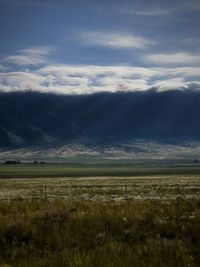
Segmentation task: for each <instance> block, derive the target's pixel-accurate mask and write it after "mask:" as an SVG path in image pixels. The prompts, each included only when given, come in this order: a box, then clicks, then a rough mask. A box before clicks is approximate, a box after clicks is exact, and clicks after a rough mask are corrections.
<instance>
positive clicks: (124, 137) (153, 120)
mask: <svg viewBox="0 0 200 267" xmlns="http://www.w3.org/2000/svg"><path fill="white" fill-rule="evenodd" d="M199 114H200V92H199V91H178V90H177V91H166V92H160V93H159V92H156V91H154V90H151V91H148V92H133V93H99V94H91V95H55V94H41V93H35V92H29V93H1V94H0V147H2V148H3V147H9V148H16V147H27V146H34V145H37V146H38V145H39V146H40V145H46V144H47V145H58V144H66V143H67V144H69V143H73V142H78V143H84V144H85V143H88V142H89V143H90V144H91V143H92V144H110V143H124V142H125V143H129V140H134V139H138V138H140V139H150V140H154V141H159V142H169V143H177V142H180V141H189V142H191V141H198V140H199V139H200V118H199Z"/></svg>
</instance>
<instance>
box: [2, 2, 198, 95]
mask: <svg viewBox="0 0 200 267" xmlns="http://www.w3.org/2000/svg"><path fill="white" fill-rule="evenodd" d="M0 36H1V37H0V38H1V41H0V92H13V91H14V92H15V91H38V92H51V93H64V94H89V93H96V92H107V91H108V92H118V91H123V92H127V91H146V90H149V89H152V88H153V89H155V90H157V91H165V90H176V89H179V90H199V89H200V0H168V1H166V0H135V1H134V0H131V1H129V0H101V1H99V0H0Z"/></svg>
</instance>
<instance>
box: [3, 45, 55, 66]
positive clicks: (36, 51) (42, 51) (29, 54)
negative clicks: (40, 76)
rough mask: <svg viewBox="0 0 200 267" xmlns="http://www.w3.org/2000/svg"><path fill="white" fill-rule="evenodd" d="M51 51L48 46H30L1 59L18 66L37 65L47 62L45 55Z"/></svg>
mask: <svg viewBox="0 0 200 267" xmlns="http://www.w3.org/2000/svg"><path fill="white" fill-rule="evenodd" d="M51 51H52V48H50V47H31V48H29V49H24V50H18V51H16V53H15V54H13V55H9V56H7V57H4V58H3V59H2V60H1V61H2V62H4V63H12V64H15V65H20V66H29V65H32V66H37V65H42V64H47V63H49V60H48V58H47V56H48V55H49V54H50V52H51Z"/></svg>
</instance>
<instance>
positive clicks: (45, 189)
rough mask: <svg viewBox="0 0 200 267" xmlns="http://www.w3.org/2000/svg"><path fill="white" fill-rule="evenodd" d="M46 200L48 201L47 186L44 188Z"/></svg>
mask: <svg viewBox="0 0 200 267" xmlns="http://www.w3.org/2000/svg"><path fill="white" fill-rule="evenodd" d="M44 199H45V200H47V186H46V185H45V187H44Z"/></svg>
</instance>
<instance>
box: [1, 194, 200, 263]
mask: <svg viewBox="0 0 200 267" xmlns="http://www.w3.org/2000/svg"><path fill="white" fill-rule="evenodd" d="M199 247H200V202H199V200H192V201H188V200H187V201H186V200H183V199H177V200H174V201H169V202H158V201H141V202H138V201H134V202H129V201H128V202H118V203H111V202H106V203H102V202H86V201H83V202H69V201H66V200H55V201H53V202H48V201H42V200H40V201H36V200H35V201H33V200H31V201H27V200H26V201H24V200H18V201H14V202H10V203H3V204H0V262H1V266H13V267H14V266H20V267H25V266H27V267H40V266H43V267H45V266H48V267H51V266H52V267H53V266H59V267H62V266H63V267H64V266H73V267H74V266H84V267H87V266H91V267H93V266H102V267H103V266H113V267H114V266H115V267H117V266H120V267H121V266H136V267H137V266H138V267H143V266H144V267H148V266H151V267H158V266H159V267H167V266H170V267H173V266H174V267H177V266H178V267H179V266H180V267H186V266H187V267H188V266H191V267H196V266H199V265H200V250H199Z"/></svg>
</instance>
